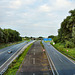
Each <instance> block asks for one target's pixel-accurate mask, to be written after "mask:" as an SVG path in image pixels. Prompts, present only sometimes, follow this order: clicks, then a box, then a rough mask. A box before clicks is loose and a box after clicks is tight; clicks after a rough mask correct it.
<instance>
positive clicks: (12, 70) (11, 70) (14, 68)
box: [3, 44, 33, 75]
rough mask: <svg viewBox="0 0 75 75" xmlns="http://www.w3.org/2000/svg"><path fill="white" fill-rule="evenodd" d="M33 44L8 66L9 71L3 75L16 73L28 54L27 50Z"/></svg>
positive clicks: (14, 74)
mask: <svg viewBox="0 0 75 75" xmlns="http://www.w3.org/2000/svg"><path fill="white" fill-rule="evenodd" d="M32 45H33V44H30V45H29V46H28V47H27V48H26V49H25V50H24V52H23V53H22V54H20V55H19V57H17V58H16V59H15V60H14V61H13V62H12V63H11V64H10V65H9V67H8V69H7V71H6V72H5V73H4V74H3V75H16V72H17V70H18V69H19V67H20V65H21V63H22V61H23V59H24V57H25V56H26V54H27V52H28V51H29V49H30V48H31V46H32Z"/></svg>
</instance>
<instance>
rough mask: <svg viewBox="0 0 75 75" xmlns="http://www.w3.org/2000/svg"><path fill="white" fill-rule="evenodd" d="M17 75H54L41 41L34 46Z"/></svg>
mask: <svg viewBox="0 0 75 75" xmlns="http://www.w3.org/2000/svg"><path fill="white" fill-rule="evenodd" d="M16 75H52V72H51V69H50V66H49V63H48V60H47V56H46V54H45V53H44V52H43V49H42V46H41V45H40V41H37V42H35V43H34V44H33V45H32V47H31V48H30V50H29V51H28V53H27V55H26V57H25V59H24V61H23V63H22V64H21V67H20V68H19V70H18V72H17V74H16Z"/></svg>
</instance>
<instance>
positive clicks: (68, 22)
mask: <svg viewBox="0 0 75 75" xmlns="http://www.w3.org/2000/svg"><path fill="white" fill-rule="evenodd" d="M69 13H70V16H67V17H66V18H65V19H64V20H63V22H62V23H61V27H60V29H58V36H51V37H52V38H53V40H54V41H55V43H57V42H61V43H64V44H65V47H67V48H72V47H75V9H74V10H70V11H69ZM49 37H50V36H49Z"/></svg>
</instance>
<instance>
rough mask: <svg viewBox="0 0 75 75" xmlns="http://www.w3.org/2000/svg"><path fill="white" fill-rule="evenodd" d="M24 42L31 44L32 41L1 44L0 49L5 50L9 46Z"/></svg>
mask: <svg viewBox="0 0 75 75" xmlns="http://www.w3.org/2000/svg"><path fill="white" fill-rule="evenodd" d="M24 41H28V42H29V41H30V40H22V41H18V42H13V43H1V44H0V49H2V48H5V47H8V46H12V45H15V44H19V43H22V42H24Z"/></svg>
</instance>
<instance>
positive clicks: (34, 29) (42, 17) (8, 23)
mask: <svg viewBox="0 0 75 75" xmlns="http://www.w3.org/2000/svg"><path fill="white" fill-rule="evenodd" d="M74 8H75V0H0V27H1V28H11V29H14V30H17V31H19V32H20V34H21V36H35V37H38V36H44V37H47V36H48V35H57V34H58V29H59V28H60V24H61V22H62V21H63V19H65V18H66V16H68V15H70V14H69V13H68V12H69V11H70V10H73V9H74Z"/></svg>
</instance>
